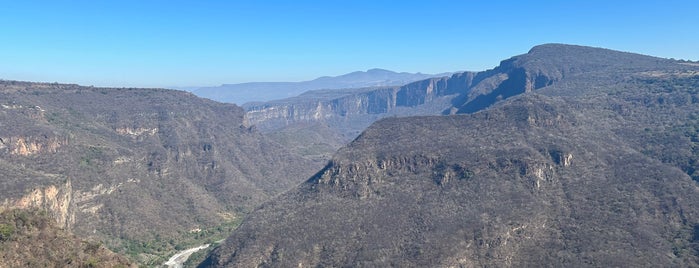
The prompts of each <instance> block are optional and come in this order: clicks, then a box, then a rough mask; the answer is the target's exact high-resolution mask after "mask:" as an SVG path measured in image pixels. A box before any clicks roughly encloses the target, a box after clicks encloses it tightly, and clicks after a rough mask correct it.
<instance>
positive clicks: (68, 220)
mask: <svg viewBox="0 0 699 268" xmlns="http://www.w3.org/2000/svg"><path fill="white" fill-rule="evenodd" d="M11 209H24V210H32V209H37V210H44V211H46V212H48V213H49V215H50V216H51V217H52V218H53V219H54V220H55V222H56V226H57V227H58V228H62V229H70V228H71V227H72V225H73V224H74V223H75V211H74V203H73V187H72V186H71V183H70V180H65V183H63V184H58V185H48V186H45V187H38V188H34V189H32V190H30V191H29V193H27V194H25V195H24V196H21V197H19V198H13V199H10V198H5V199H4V200H3V202H2V207H0V211H5V210H11Z"/></svg>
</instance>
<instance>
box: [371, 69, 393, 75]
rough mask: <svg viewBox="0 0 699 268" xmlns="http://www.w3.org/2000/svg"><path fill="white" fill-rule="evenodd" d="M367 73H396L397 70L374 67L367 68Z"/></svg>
mask: <svg viewBox="0 0 699 268" xmlns="http://www.w3.org/2000/svg"><path fill="white" fill-rule="evenodd" d="M366 72H367V73H374V74H375V73H392V74H395V73H396V72H394V71H391V70H386V69H381V68H372V69H369V70H366Z"/></svg>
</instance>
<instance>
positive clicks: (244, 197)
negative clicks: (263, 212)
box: [0, 81, 322, 248]
mask: <svg viewBox="0 0 699 268" xmlns="http://www.w3.org/2000/svg"><path fill="white" fill-rule="evenodd" d="M0 100H1V101H0V104H1V105H2V106H1V107H0V124H2V128H0V178H1V179H0V196H2V199H0V202H4V203H3V204H4V207H5V208H38V209H45V210H47V211H49V212H50V215H51V216H52V217H54V218H55V219H56V221H57V223H58V227H61V228H70V229H71V230H72V231H74V232H75V233H76V234H77V235H79V236H83V237H88V238H90V239H96V240H101V241H103V242H104V243H105V244H106V245H108V246H110V247H113V248H120V247H121V248H123V246H124V245H126V244H128V243H131V242H134V241H136V242H135V243H139V244H143V243H147V242H152V241H156V240H157V241H168V240H169V239H170V238H172V239H175V240H176V239H177V237H176V236H178V235H183V234H186V233H187V231H188V230H192V229H194V228H207V227H212V226H217V225H220V224H225V223H229V222H230V221H232V220H233V219H234V218H236V217H241V216H242V215H244V214H245V213H246V212H247V211H249V210H250V209H252V208H253V207H255V206H256V205H258V204H260V203H261V202H263V201H265V200H267V199H268V198H269V197H271V196H274V195H276V194H278V193H280V192H282V191H285V190H286V189H288V188H290V187H292V186H294V185H296V184H298V183H299V182H302V181H303V180H305V179H307V178H308V177H309V176H311V175H312V174H313V172H315V171H317V170H318V169H319V168H321V167H322V166H316V165H314V164H313V163H311V162H310V161H308V160H306V159H304V158H303V157H301V156H298V155H295V154H293V153H290V152H288V151H286V150H285V149H284V148H282V147H281V146H280V145H278V144H277V143H275V142H273V141H270V140H269V139H267V138H265V137H264V136H263V135H261V134H260V133H259V132H257V131H256V130H254V129H252V128H248V127H245V126H244V124H243V116H244V111H243V109H241V108H240V107H237V106H235V105H232V104H221V103H216V102H213V101H209V100H204V99H200V98H197V97H195V96H194V95H192V94H189V93H185V92H179V91H173V90H163V89H118V88H92V87H81V86H77V85H63V84H44V83H28V82H14V81H0ZM39 107H40V108H39ZM173 246H174V245H173Z"/></svg>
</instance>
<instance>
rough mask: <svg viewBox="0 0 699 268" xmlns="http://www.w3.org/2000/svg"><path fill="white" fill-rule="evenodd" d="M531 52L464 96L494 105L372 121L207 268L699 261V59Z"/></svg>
mask: <svg viewBox="0 0 699 268" xmlns="http://www.w3.org/2000/svg"><path fill="white" fill-rule="evenodd" d="M561 51H563V52H561ZM561 53H562V54H561ZM598 53H599V54H598ZM530 54H536V56H531V57H530V56H527V55H525V56H520V57H515V58H513V59H514V60H510V61H505V62H504V63H505V64H503V65H507V63H508V62H509V63H512V64H515V65H513V66H516V65H517V64H522V65H520V66H525V67H523V68H524V72H523V73H522V75H523V76H522V77H523V79H522V77H519V78H516V79H514V78H513V77H517V76H516V75H513V74H515V73H516V72H514V73H509V72H501V73H504V74H507V75H506V76H505V75H503V76H501V77H500V78H498V79H497V80H498V81H497V82H494V83H492V84H493V85H497V86H494V87H491V90H483V91H481V92H478V93H475V94H473V95H470V96H469V95H468V94H465V95H463V96H462V97H463V99H462V101H463V104H460V103H457V105H458V106H459V110H461V111H462V112H470V110H469V109H470V108H466V109H465V108H464V107H475V106H468V105H469V103H470V102H473V101H474V100H475V99H477V98H478V96H488V95H490V96H495V97H496V98H497V96H499V95H502V94H503V93H505V92H511V91H514V92H515V93H513V94H511V95H509V96H506V95H503V97H502V98H497V99H507V100H505V101H502V102H500V103H499V104H496V105H494V106H492V107H490V108H488V109H486V110H482V111H479V112H475V113H473V114H465V115H450V116H431V117H406V118H387V119H383V120H380V121H378V122H376V123H374V124H373V125H372V126H371V127H370V128H369V129H367V130H366V131H364V132H363V133H362V134H361V135H360V136H359V137H358V138H357V139H356V140H354V141H353V142H352V143H351V144H350V145H348V146H347V147H345V148H343V149H341V150H340V151H339V152H338V154H336V155H335V156H334V157H333V160H332V162H331V163H330V164H328V165H327V166H326V167H325V168H324V169H323V170H322V171H321V172H319V173H318V174H317V175H315V176H314V177H312V178H311V179H309V180H308V181H307V182H305V183H304V184H302V185H300V186H299V187H298V188H297V189H295V190H294V191H290V192H287V193H285V194H283V195H282V196H280V197H278V198H275V199H274V200H273V201H270V202H268V203H265V204H264V205H263V206H262V207H260V208H259V209H258V210H257V211H255V212H254V213H252V214H251V216H250V217H249V218H248V219H246V221H245V222H244V223H243V224H242V225H241V226H240V227H239V228H238V229H237V230H236V231H235V232H234V233H233V235H232V236H231V237H229V238H228V239H227V241H226V242H225V243H224V244H223V245H222V246H220V247H219V248H217V249H216V250H215V251H214V252H213V253H212V254H211V255H210V257H209V258H208V259H207V261H205V262H204V263H203V265H202V266H228V267H237V266H272V267H288V266H304V267H305V266H318V265H320V266H370V267H375V266H380V267H383V266H399V267H444V266H446V267H449V266H466V267H473V266H496V267H501V266H514V267H520V266H632V267H633V266H696V265H697V263H698V262H699V244H698V243H697V242H698V241H697V237H699V234H698V233H697V230H699V227H698V226H699V207H698V206H697V204H699V195H697V194H698V193H699V187H698V185H697V182H696V181H695V180H693V177H694V178H695V179H696V178H697V177H696V174H697V173H696V170H697V168H698V167H697V162H698V161H697V157H699V150H696V148H699V147H697V146H699V144H698V143H697V142H699V140H698V139H697V138H696V137H697V135H699V121H698V120H697V118H699V105H697V103H699V90H698V88H699V76H698V75H699V68H697V66H690V65H684V64H679V63H677V62H673V61H669V60H663V59H658V58H652V57H647V56H640V55H635V54H629V53H621V52H613V51H608V50H602V49H594V48H586V47H577V46H564V45H546V46H541V47H536V48H534V49H533V50H532V52H530ZM523 57H527V58H526V59H524V58H523ZM602 59H604V60H602ZM518 60H521V61H518ZM559 61H560V62H559ZM606 61H610V62H615V63H605V62H606ZM562 63H565V64H567V63H570V64H571V65H570V66H565V65H561V64H562ZM624 63H628V64H629V65H624ZM622 65H623V66H625V67H624V68H620V67H619V66H622ZM501 66H502V65H501ZM602 66H609V67H608V68H606V67H604V68H603V67H602ZM517 68H519V67H516V68H513V69H511V70H516V69H517ZM537 68H539V69H537ZM532 70H541V73H543V74H545V77H547V78H546V79H545V80H541V79H543V78H537V77H540V76H539V75H538V74H540V73H539V72H532ZM557 70H570V72H568V71H566V72H561V75H560V76H558V74H557V73H556V72H557ZM517 72H520V71H517ZM552 78H553V79H552ZM506 81H511V82H506ZM537 81H546V82H537ZM509 85H511V86H509ZM522 85H524V90H522V87H521V86H522ZM527 85H530V86H527ZM537 85H539V86H537ZM498 88H499V89H498ZM534 89H539V90H538V91H532V90H534ZM474 90H475V89H474ZM498 91H499V92H498ZM522 93H525V94H522ZM493 94H496V95H493ZM508 94H509V93H508ZM508 98H509V99H508ZM481 107H486V106H485V105H482V106H481Z"/></svg>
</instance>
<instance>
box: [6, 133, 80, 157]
mask: <svg viewBox="0 0 699 268" xmlns="http://www.w3.org/2000/svg"><path fill="white" fill-rule="evenodd" d="M66 143H68V140H67V139H65V138H59V137H55V136H53V137H49V136H47V135H43V136H40V137H35V136H18V137H5V138H0V150H3V149H4V150H5V151H6V152H8V153H9V154H11V155H19V156H31V155H36V154H47V153H55V152H57V151H58V149H59V148H60V147H61V146H63V145H64V144H66Z"/></svg>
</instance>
